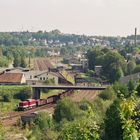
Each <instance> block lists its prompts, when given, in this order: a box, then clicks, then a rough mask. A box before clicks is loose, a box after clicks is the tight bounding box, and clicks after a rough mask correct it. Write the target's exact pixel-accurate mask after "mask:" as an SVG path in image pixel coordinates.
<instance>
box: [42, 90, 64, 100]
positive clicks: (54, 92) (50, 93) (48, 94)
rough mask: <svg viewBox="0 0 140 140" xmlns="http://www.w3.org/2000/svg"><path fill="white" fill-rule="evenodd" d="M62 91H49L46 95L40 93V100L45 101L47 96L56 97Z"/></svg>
mask: <svg viewBox="0 0 140 140" xmlns="http://www.w3.org/2000/svg"><path fill="white" fill-rule="evenodd" d="M62 91H63V90H49V91H48V92H47V93H45V92H42V93H41V97H40V98H41V99H46V98H48V97H49V96H53V95H57V94H58V93H61V92H62Z"/></svg>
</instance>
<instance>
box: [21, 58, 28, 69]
mask: <svg viewBox="0 0 140 140" xmlns="http://www.w3.org/2000/svg"><path fill="white" fill-rule="evenodd" d="M20 66H21V67H23V68H26V66H27V64H26V60H25V57H23V56H21V64H20Z"/></svg>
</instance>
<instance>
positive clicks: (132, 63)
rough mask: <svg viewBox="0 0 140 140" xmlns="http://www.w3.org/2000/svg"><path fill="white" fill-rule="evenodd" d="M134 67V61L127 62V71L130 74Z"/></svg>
mask: <svg viewBox="0 0 140 140" xmlns="http://www.w3.org/2000/svg"><path fill="white" fill-rule="evenodd" d="M135 68H136V63H135V61H129V62H128V64H127V73H128V74H132V73H133V71H134V69H135Z"/></svg>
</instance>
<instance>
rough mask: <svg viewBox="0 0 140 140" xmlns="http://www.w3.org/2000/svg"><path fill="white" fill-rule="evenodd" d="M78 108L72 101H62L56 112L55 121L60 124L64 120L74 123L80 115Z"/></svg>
mask: <svg viewBox="0 0 140 140" xmlns="http://www.w3.org/2000/svg"><path fill="white" fill-rule="evenodd" d="M79 111H80V110H79V109H78V106H77V105H76V104H75V103H74V102H72V101H71V100H70V99H64V100H60V101H59V102H58V104H57V106H56V108H55V110H54V115H53V117H54V119H55V121H56V122H60V121H62V120H63V119H66V120H68V121H73V120H74V119H75V118H76V117H77V116H78V115H79Z"/></svg>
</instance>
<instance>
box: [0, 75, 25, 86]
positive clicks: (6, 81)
mask: <svg viewBox="0 0 140 140" xmlns="http://www.w3.org/2000/svg"><path fill="white" fill-rule="evenodd" d="M25 83H26V79H25V76H24V74H23V73H3V74H0V84H1V85H20V84H25Z"/></svg>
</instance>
